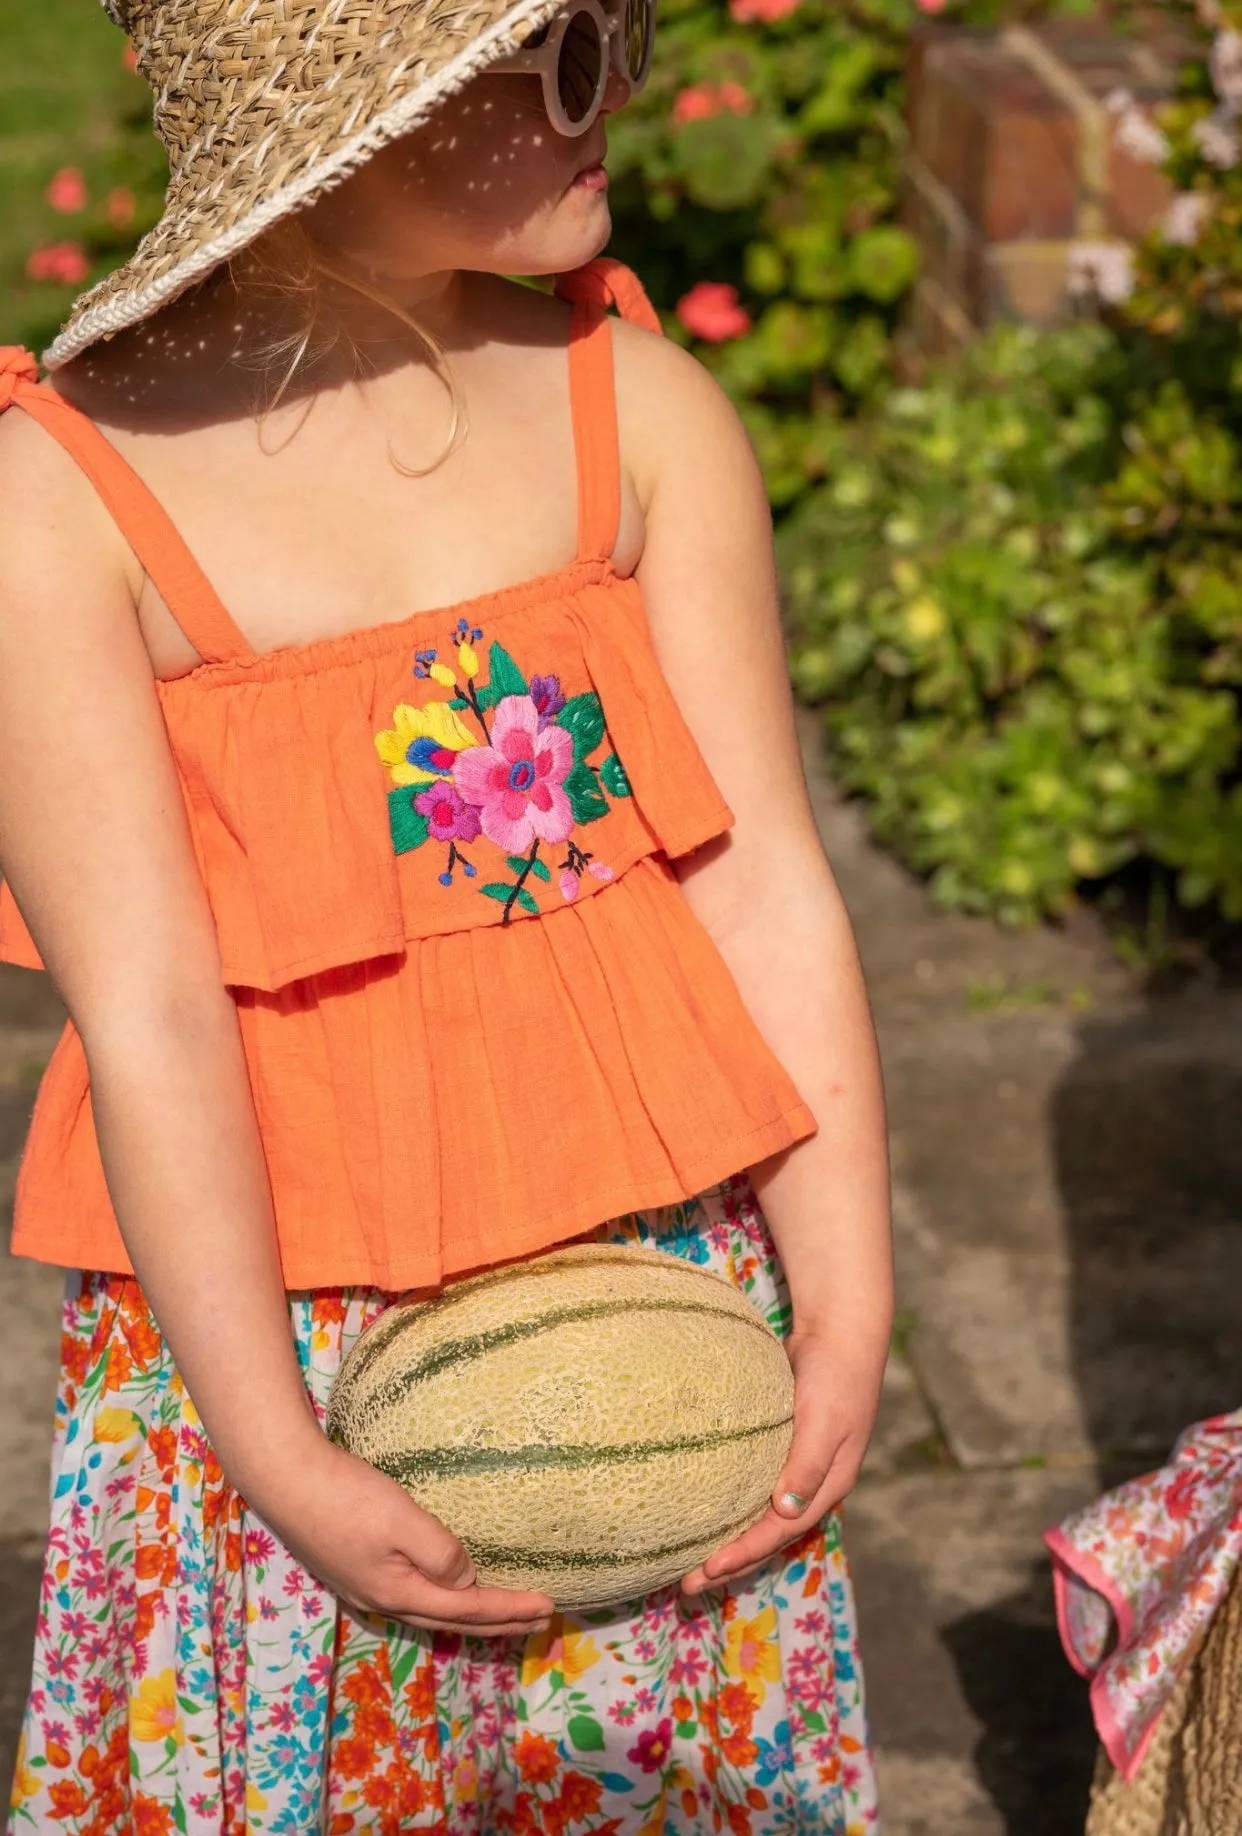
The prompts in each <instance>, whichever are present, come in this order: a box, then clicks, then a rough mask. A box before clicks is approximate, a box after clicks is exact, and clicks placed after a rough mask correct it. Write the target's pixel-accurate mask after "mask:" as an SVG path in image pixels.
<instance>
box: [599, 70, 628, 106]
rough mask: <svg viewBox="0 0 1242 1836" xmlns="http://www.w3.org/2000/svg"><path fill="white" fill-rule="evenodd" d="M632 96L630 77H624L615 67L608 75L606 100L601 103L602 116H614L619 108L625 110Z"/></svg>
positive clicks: (605, 91)
mask: <svg viewBox="0 0 1242 1836" xmlns="http://www.w3.org/2000/svg"><path fill="white" fill-rule="evenodd" d="M631 94H632V91H631V88H630V83H629V79H628V77H623V76H622V75H621V73H620V71H619V70H618V69H617V68H616V66H615V65H614V66H613V68H612V69H611V70H610V71H609V73H608V84H607V87H606V88H605V90H604V100H603V101H602V102H601V103H600V111H599V112H600V114H601V115H614V114H615V113H616V112H617V110H618V109H619V108H624V107H625V105H626V103H627V102H628V101H629V99H630V96H631Z"/></svg>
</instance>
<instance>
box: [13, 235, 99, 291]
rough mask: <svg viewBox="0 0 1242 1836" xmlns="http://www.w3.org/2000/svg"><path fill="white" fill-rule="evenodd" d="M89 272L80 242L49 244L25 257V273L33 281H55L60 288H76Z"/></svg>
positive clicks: (88, 264) (87, 262) (89, 265)
mask: <svg viewBox="0 0 1242 1836" xmlns="http://www.w3.org/2000/svg"><path fill="white" fill-rule="evenodd" d="M90 271H91V264H90V262H89V261H88V260H87V259H86V250H85V249H84V248H83V247H82V245H81V243H80V242H49V243H47V244H45V245H44V247H43V248H41V249H34V250H32V252H31V253H30V254H29V255H28V256H27V257H26V273H27V276H28V277H29V279H31V280H33V281H55V282H56V284H57V285H58V286H61V287H78V286H81V284H82V282H83V281H84V280H85V279H86V277H87V275H88V274H89V273H90Z"/></svg>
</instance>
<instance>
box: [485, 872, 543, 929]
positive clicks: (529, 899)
mask: <svg viewBox="0 0 1242 1836" xmlns="http://www.w3.org/2000/svg"><path fill="white" fill-rule="evenodd" d="M523 866H525V862H523ZM479 891H480V892H481V893H484V894H485V895H486V896H487V898H489V899H495V900H497V901H498V902H499V903H500V904H501V905H508V903H509V901H510V899H512V900H513V903H514V904H515V905H520V906H521V908H522V910H523V911H524V912H529V913H530V915H531V917H532V918H537V917H538V916H539V907H538V905H537V904H536V902H535V895H534V894H533V893H528V892H527V890H526V888H525V887H524V886H517V887H514V886H510V885H509V884H508V883H507V882H506V881H504V880H489V881H488V883H487V885H486V886H480V888H479Z"/></svg>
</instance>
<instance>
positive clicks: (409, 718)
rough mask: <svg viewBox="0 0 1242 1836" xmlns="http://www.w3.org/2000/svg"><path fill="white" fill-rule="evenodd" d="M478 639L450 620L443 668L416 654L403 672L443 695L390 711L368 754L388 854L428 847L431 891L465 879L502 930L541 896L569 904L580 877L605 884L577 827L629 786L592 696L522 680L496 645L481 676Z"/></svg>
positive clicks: (545, 681) (428, 655) (605, 874)
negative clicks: (378, 782)
mask: <svg viewBox="0 0 1242 1836" xmlns="http://www.w3.org/2000/svg"><path fill="white" fill-rule="evenodd" d="M482 636H483V633H482V631H481V630H480V629H479V628H478V627H477V626H471V625H470V624H469V622H468V621H467V620H465V619H462V620H460V621H459V622H458V624H457V626H456V628H455V630H454V632H453V645H454V649H455V655H456V668H455V669H454V668H451V667H450V666H449V665H448V664H446V663H442V662H440V661H439V660H438V655H437V652H436V651H434V650H420V651H418V652H417V653H416V655H415V659H414V674H415V676H416V677H418V678H419V679H420V680H424V681H426V680H430V681H434V682H436V683H438V684H440V686H441V687H443V688H444V689H446V690H448V691H450V692H449V694H448V695H447V697H446V698H445V699H444V700H442V701H429V702H426V703H424V704H423V706H422V707H412V706H410V705H409V704H407V703H405V702H402V703H399V704H398V706H397V707H395V708H394V709H393V717H392V726H391V727H390V728H387V729H385V730H384V731H383V732H381V733H377V734H376V736H375V748H376V751H377V752H378V754H379V757H380V760H381V762H382V763H383V764H384V765H386V766H387V767H388V770H389V773H390V775H391V777H392V781H393V785H394V787H395V788H394V789H392V790H391V791H389V793H388V813H389V824H390V827H391V831H392V845H393V849H394V851H395V852H396V853H397V854H408V853H409V852H410V851H411V850H413V849H415V848H424V847H434V848H437V849H439V850H440V851H441V858H442V866H441V869H440V872H439V874H438V876H437V877H438V879H439V881H440V884H441V885H442V886H452V885H453V883H454V877H455V875H456V874H457V873H458V872H460V873H461V874H462V875H463V876H464V877H465V879H467V880H472V881H476V882H477V891H478V892H479V893H480V894H481V895H482V896H483V897H484V898H487V899H494V900H495V901H496V902H497V903H498V904H499V905H500V906H501V907H502V908H503V910H502V916H501V922H502V923H504V924H507V923H508V922H509V920H510V919H511V918H512V917H513V916H514V915H515V914H516V913H519V912H523V913H525V914H527V915H528V916H530V917H536V916H538V914H539V912H540V911H541V910H542V909H545V908H544V907H543V906H541V903H540V895H541V894H543V895H545V896H550V897H551V898H552V899H553V900H554V902H555V903H556V904H560V903H561V902H562V901H568V902H572V901H573V900H574V899H576V898H577V897H578V895H579V892H580V891H581V890H582V881H583V876H584V875H587V874H589V875H591V876H592V877H593V878H595V879H597V880H611V879H612V878H613V868H612V867H611V866H609V865H608V863H607V862H605V861H602V860H599V859H597V858H596V856H595V855H594V853H592V851H591V850H589V849H588V848H586V847H585V846H584V845H583V840H582V839H581V836H580V831H581V830H583V829H584V828H586V827H587V826H588V825H589V824H591V823H593V822H597V821H598V820H599V818H600V817H601V816H606V815H607V814H608V812H609V809H610V807H611V804H610V799H619V798H626V797H628V796H629V795H630V785H629V780H628V779H627V777H626V775H625V769H624V767H623V766H622V764H621V761H620V759H619V758H618V757H617V755H616V753H615V751H613V750H612V747H611V744H610V742H609V740H608V735H607V729H606V726H605V722H604V710H603V707H602V705H601V703H600V699H599V696H598V695H597V694H596V693H595V692H594V691H593V690H588V691H586V692H585V693H583V694H579V695H571V696H568V697H567V696H566V695H565V693H564V692H563V690H562V687H561V681H560V678H559V676H557V675H552V674H549V675H535V676H532V677H531V678H530V679H529V681H528V680H527V678H526V677H525V676H524V675H523V673H522V671H521V669H520V668H519V667H518V665H517V663H516V662H515V661H514V660H513V658H512V657H511V656H510V654H509V652H508V651H507V650H506V649H505V648H504V647H503V645H501V644H498V643H492V644H491V645H490V646H489V647H488V651H487V662H486V669H484V665H483V664H482V662H481V660H480V657H479V652H478V651H477V650H476V648H475V646H476V644H477V643H478V642H479V640H480V639H481V638H482ZM498 855H499V856H500V859H499V860H498V859H497V856H498ZM553 884H555V893H553V891H552V888H553Z"/></svg>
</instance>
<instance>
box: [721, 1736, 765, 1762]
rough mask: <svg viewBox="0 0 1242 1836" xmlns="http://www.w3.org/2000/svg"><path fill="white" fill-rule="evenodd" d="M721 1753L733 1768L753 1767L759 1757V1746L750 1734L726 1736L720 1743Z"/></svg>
mask: <svg viewBox="0 0 1242 1836" xmlns="http://www.w3.org/2000/svg"><path fill="white" fill-rule="evenodd" d="M720 1751H721V1752H722V1753H723V1754H724V1756H725V1758H726V1759H727V1760H728V1762H729V1764H730V1765H731V1766H739V1767H740V1766H752V1765H753V1764H754V1762H755V1760H756V1759H757V1758H758V1757H759V1748H758V1745H757V1744H756V1743H755V1742H754V1741H753V1740H752V1739H751V1738H750V1735H749V1734H738V1733H733V1734H726V1735H725V1737H724V1739H723V1740H722V1741H721V1743H720Z"/></svg>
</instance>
